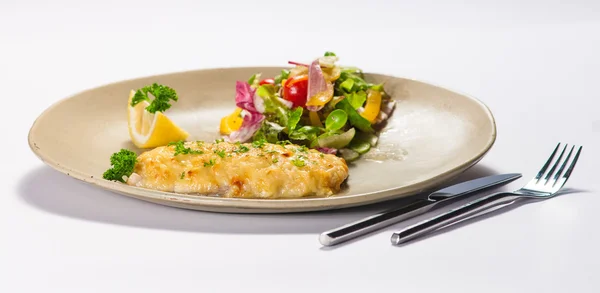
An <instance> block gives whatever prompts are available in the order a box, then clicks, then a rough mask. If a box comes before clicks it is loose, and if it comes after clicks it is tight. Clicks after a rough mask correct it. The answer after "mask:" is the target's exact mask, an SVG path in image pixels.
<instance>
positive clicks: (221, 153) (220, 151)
mask: <svg viewBox="0 0 600 293" xmlns="http://www.w3.org/2000/svg"><path fill="white" fill-rule="evenodd" d="M215 154H217V155H219V157H221V159H222V158H225V151H224V150H215Z"/></svg>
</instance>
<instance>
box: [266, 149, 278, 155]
mask: <svg viewBox="0 0 600 293" xmlns="http://www.w3.org/2000/svg"><path fill="white" fill-rule="evenodd" d="M274 153H278V151H274V150H268V151H267V154H274Z"/></svg>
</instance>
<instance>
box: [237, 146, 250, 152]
mask: <svg viewBox="0 0 600 293" xmlns="http://www.w3.org/2000/svg"><path fill="white" fill-rule="evenodd" d="M249 150H250V149H249V148H248V147H247V146H245V145H240V147H239V148H238V149H237V150H235V151H234V152H235V153H245V152H247V151H249Z"/></svg>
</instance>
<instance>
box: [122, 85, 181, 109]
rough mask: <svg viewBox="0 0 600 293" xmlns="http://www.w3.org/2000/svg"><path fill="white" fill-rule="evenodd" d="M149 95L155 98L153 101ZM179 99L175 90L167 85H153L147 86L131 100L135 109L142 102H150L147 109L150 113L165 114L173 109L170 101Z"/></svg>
mask: <svg viewBox="0 0 600 293" xmlns="http://www.w3.org/2000/svg"><path fill="white" fill-rule="evenodd" d="M148 93H150V94H152V95H153V96H154V99H153V100H150V97H148ZM178 99H179V98H178V97H177V93H176V92H175V90H174V89H172V88H170V87H168V86H165V85H161V84H157V83H153V84H152V85H150V86H145V87H143V88H141V89H139V90H137V91H136V92H135V95H134V96H133V98H132V99H131V106H132V107H133V106H135V105H137V104H138V103H140V102H141V101H148V102H150V105H149V106H148V107H146V110H147V111H148V112H150V113H156V112H165V111H166V110H168V109H169V108H171V104H170V101H171V100H173V101H177V100H178Z"/></svg>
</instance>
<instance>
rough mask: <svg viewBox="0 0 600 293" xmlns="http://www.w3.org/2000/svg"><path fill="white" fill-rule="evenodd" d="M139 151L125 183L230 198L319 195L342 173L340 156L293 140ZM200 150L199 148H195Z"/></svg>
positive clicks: (335, 187)
mask: <svg viewBox="0 0 600 293" xmlns="http://www.w3.org/2000/svg"><path fill="white" fill-rule="evenodd" d="M184 147H185V148H187V149H188V150H191V151H190V152H191V154H177V155H175V146H164V147H157V148H155V149H153V150H150V151H147V152H144V153H142V154H141V155H140V156H139V157H138V159H137V163H136V166H135V169H134V173H133V174H132V175H131V176H130V177H129V178H128V179H127V184H129V185H133V186H138V187H143V188H150V189H155V190H160V191H168V192H177V193H186V194H195V193H197V194H212V195H219V196H223V197H235V198H269V199H275V198H301V197H307V196H317V197H325V196H330V195H332V194H335V193H336V192H338V191H339V190H340V186H341V184H342V183H343V182H344V181H345V180H346V178H347V177H348V166H347V165H346V162H345V161H344V159H342V158H339V157H337V156H335V155H328V154H322V153H320V152H318V151H316V150H312V149H307V148H304V147H300V146H298V145H286V146H282V145H277V144H269V143H266V144H264V145H262V146H253V145H252V144H248V143H246V144H235V143H228V142H219V143H202V142H186V143H184ZM200 152H202V153H200Z"/></svg>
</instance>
